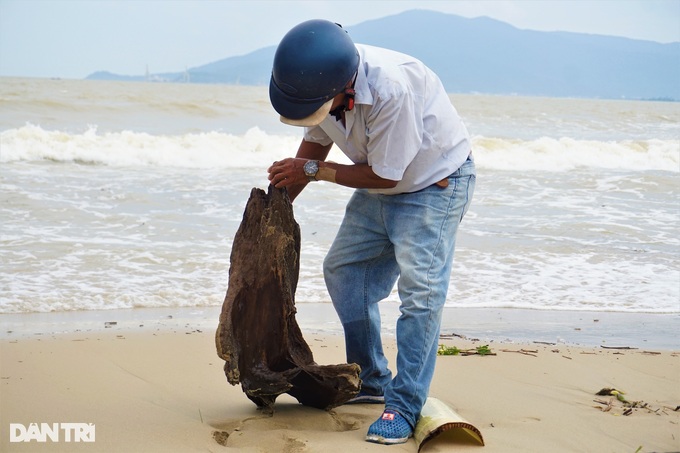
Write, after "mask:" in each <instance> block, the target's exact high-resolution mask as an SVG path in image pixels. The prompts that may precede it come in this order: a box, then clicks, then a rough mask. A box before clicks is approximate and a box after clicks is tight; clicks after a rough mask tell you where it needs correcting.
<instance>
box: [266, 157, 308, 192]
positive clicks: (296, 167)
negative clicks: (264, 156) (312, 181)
mask: <svg viewBox="0 0 680 453" xmlns="http://www.w3.org/2000/svg"><path fill="white" fill-rule="evenodd" d="M306 162H307V159H303V158H299V157H289V158H286V159H283V160H279V161H276V162H274V163H273V164H272V165H271V166H270V167H269V168H268V169H267V172H268V173H269V182H270V183H271V185H273V186H274V187H276V188H277V189H281V188H283V187H286V188H288V187H293V186H305V185H307V183H308V182H309V179H308V178H307V175H305V170H304V165H305V163H306Z"/></svg>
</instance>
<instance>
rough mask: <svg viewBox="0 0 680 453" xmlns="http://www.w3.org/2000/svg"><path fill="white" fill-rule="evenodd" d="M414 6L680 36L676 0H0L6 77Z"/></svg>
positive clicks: (229, 42) (516, 22)
mask: <svg viewBox="0 0 680 453" xmlns="http://www.w3.org/2000/svg"><path fill="white" fill-rule="evenodd" d="M411 9H428V10H434V11H441V12H443V13H447V14H456V15H459V16H463V17H469V18H472V17H479V16H487V17H491V18H494V19H497V20H500V21H503V22H507V23H509V24H511V25H513V26H515V27H517V28H520V29H529V30H540V31H571V32H578V33H589V34H598V35H610V36H622V37H628V38H633V39H644V40H649V41H657V42H662V43H668V42H677V41H680V0H564V1H563V0H515V1H501V0H449V1H445V0H439V1H427V0H414V1H411V0H409V1H406V0H403V1H400V0H377V1H374V0H364V1H354V0H344V1H343V0H333V1H323V0H307V1H285V0H271V1H259V0H249V1H248V0H244V1H240V0H0V76H12V77H61V78H74V79H80V78H85V77H87V76H88V75H89V74H91V73H93V72H95V71H100V70H106V71H111V72H113V73H116V74H125V75H142V74H144V73H145V72H146V70H147V68H148V70H149V71H150V72H151V73H162V72H178V71H183V70H184V69H186V68H192V67H195V66H201V65H204V64H207V63H212V62H214V61H217V60H221V59H223V58H227V57H232V56H237V55H244V54H247V53H249V52H252V51H254V50H257V49H260V48H262V47H267V46H272V45H276V44H278V42H279V41H280V40H281V38H282V37H283V35H284V34H285V33H286V32H287V31H288V30H290V29H291V28H292V27H294V26H295V25H296V24H298V23H300V22H302V21H305V20H308V19H317V18H320V19H328V20H332V21H334V22H338V23H340V24H342V25H343V26H345V27H348V26H352V25H356V24H358V23H361V22H365V21H367V20H372V19H378V18H381V17H385V16H390V15H394V14H398V13H400V12H403V11H407V10H411Z"/></svg>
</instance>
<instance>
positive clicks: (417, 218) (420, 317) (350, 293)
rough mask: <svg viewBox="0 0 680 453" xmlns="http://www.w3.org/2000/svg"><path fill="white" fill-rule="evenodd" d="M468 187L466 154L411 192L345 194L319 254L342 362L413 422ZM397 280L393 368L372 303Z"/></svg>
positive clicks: (429, 370)
mask: <svg viewBox="0 0 680 453" xmlns="http://www.w3.org/2000/svg"><path fill="white" fill-rule="evenodd" d="M474 187H475V165H474V162H473V161H472V160H471V159H468V160H467V161H466V162H465V163H464V164H463V165H462V166H461V167H460V168H459V169H458V170H457V171H456V172H455V173H453V174H452V175H451V176H450V177H449V186H448V187H447V188H441V187H439V186H437V185H432V186H430V187H427V188H425V189H423V190H420V191H418V192H414V193H406V194H399V195H380V194H372V193H369V192H368V191H366V190H363V189H359V190H356V191H355V192H354V194H353V195H352V198H351V199H350V201H349V203H348V205H347V209H346V212H345V217H344V219H343V221H342V225H341V226H340V229H339V231H338V234H337V237H336V238H335V241H334V242H333V245H332V246H331V248H330V250H329V252H328V255H327V256H326V259H325V260H324V278H325V280H326V286H327V288H328V292H329V294H330V297H331V300H332V302H333V305H334V307H335V310H336V311H337V313H338V317H339V318H340V322H341V323H342V326H343V329H344V332H345V347H346V351H347V362H349V363H356V364H358V365H359V366H360V367H361V374H360V377H361V380H362V391H364V392H366V393H369V394H384V395H385V408H387V409H393V410H396V411H397V412H399V413H400V414H401V415H403V416H404V417H405V418H406V419H407V420H408V421H409V423H411V425H412V426H415V424H416V422H417V421H418V418H419V416H420V411H421V409H422V407H423V404H425V400H426V399H427V394H428V391H429V387H430V382H431V381H432V375H433V374H434V367H435V362H436V358H437V348H438V341H439V328H440V324H441V315H442V309H443V307H444V303H445V302H446V293H447V291H448V287H449V278H450V275H451V264H452V262H453V251H454V247H455V243H456V232H457V230H458V224H459V223H460V221H461V220H462V219H463V216H464V215H465V212H466V211H467V208H468V206H469V205H470V201H471V199H472V194H473V192H474ZM397 279H398V292H399V298H400V300H401V305H400V307H399V310H400V312H401V315H400V316H399V319H398V321H397V330H396V332H397V348H398V352H397V374H396V376H395V377H394V379H392V373H391V371H390V370H389V369H388V366H387V365H388V364H387V359H386V358H385V355H384V354H383V348H382V342H381V339H380V311H379V309H378V302H379V301H381V300H383V299H385V298H386V297H387V296H388V295H389V294H390V292H391V291H392V288H393V287H394V284H395V282H397Z"/></svg>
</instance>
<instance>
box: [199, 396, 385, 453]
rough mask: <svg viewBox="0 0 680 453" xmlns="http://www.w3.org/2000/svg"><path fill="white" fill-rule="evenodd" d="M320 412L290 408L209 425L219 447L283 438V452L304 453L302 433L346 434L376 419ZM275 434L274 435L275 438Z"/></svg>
mask: <svg viewBox="0 0 680 453" xmlns="http://www.w3.org/2000/svg"><path fill="white" fill-rule="evenodd" d="M345 409H346V408H342V410H337V409H336V410H330V411H319V410H318V409H313V408H307V407H300V406H293V407H283V408H278V409H277V410H276V412H275V413H274V414H273V415H258V416H255V417H248V418H245V419H242V420H230V421H227V422H222V423H220V422H216V423H211V426H212V427H213V428H215V431H213V433H212V436H213V439H214V440H215V442H217V443H218V444H220V445H222V446H225V447H226V446H229V447H238V446H240V445H247V444H249V443H251V442H252V441H253V440H254V439H259V440H260V441H264V439H263V437H267V436H272V435H276V436H278V438H279V440H280V439H281V437H280V436H282V435H283V438H284V440H285V441H286V446H287V447H290V448H286V449H284V450H283V451H291V452H293V451H303V450H304V448H305V443H304V441H303V440H301V438H303V437H304V436H300V434H302V433H303V432H304V431H315V432H319V431H322V432H345V431H354V430H358V429H361V428H362V427H363V426H365V425H366V424H368V423H370V422H372V421H373V420H374V419H375V416H376V415H375V414H374V413H373V412H371V411H368V412H366V413H364V412H362V411H356V410H353V411H352V412H345V411H344V410H345ZM275 433H277V434H275Z"/></svg>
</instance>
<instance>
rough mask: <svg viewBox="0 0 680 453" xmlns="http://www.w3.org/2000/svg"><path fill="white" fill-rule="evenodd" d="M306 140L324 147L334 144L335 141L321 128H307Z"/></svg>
mask: <svg viewBox="0 0 680 453" xmlns="http://www.w3.org/2000/svg"><path fill="white" fill-rule="evenodd" d="M304 139H305V141H306V142H312V143H318V144H320V145H322V146H327V145H330V144H331V143H333V140H331V138H330V137H329V136H328V134H326V132H324V130H323V129H321V127H319V126H314V127H306V128H305V135H304Z"/></svg>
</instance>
